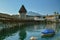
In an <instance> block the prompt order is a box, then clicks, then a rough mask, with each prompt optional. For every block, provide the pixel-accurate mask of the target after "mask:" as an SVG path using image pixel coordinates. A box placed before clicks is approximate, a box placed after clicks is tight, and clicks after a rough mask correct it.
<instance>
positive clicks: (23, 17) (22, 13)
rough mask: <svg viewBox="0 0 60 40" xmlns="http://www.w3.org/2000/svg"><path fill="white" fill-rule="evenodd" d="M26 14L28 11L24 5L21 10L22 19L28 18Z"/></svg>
mask: <svg viewBox="0 0 60 40" xmlns="http://www.w3.org/2000/svg"><path fill="white" fill-rule="evenodd" d="M26 13H27V10H26V9H25V7H24V5H22V6H21V8H20V10H19V14H20V18H21V19H25V18H26Z"/></svg>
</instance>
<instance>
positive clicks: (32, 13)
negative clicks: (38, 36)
mask: <svg viewBox="0 0 60 40" xmlns="http://www.w3.org/2000/svg"><path fill="white" fill-rule="evenodd" d="M27 15H30V16H42V15H40V14H39V13H35V12H32V11H30V12H28V13H27Z"/></svg>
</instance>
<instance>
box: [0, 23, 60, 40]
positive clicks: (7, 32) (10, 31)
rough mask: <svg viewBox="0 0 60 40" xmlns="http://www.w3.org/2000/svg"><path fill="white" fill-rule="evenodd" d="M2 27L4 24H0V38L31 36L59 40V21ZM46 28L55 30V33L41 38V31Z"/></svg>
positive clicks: (11, 39) (21, 39) (24, 39)
mask: <svg viewBox="0 0 60 40" xmlns="http://www.w3.org/2000/svg"><path fill="white" fill-rule="evenodd" d="M3 27H4V25H3V24H0V40H30V38H31V37H32V36H34V37H36V39H37V40H60V23H49V24H45V23H39V24H31V23H30V24H28V23H27V24H24V25H21V26H19V25H16V26H15V27H11V28H3ZM1 28H2V29H1ZM46 28H51V29H53V30H55V35H54V36H53V37H48V38H42V37H41V32H42V31H43V30H44V29H46Z"/></svg>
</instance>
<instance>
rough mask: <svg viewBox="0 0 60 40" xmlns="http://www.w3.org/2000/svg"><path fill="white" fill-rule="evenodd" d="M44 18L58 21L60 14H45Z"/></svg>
mask: <svg viewBox="0 0 60 40" xmlns="http://www.w3.org/2000/svg"><path fill="white" fill-rule="evenodd" d="M45 19H46V20H47V21H60V14H58V13H54V14H53V15H47V16H45Z"/></svg>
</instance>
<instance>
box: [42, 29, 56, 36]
mask: <svg viewBox="0 0 60 40" xmlns="http://www.w3.org/2000/svg"><path fill="white" fill-rule="evenodd" d="M54 35H55V31H54V30H53V29H45V30H44V31H42V37H53V36H54Z"/></svg>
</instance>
